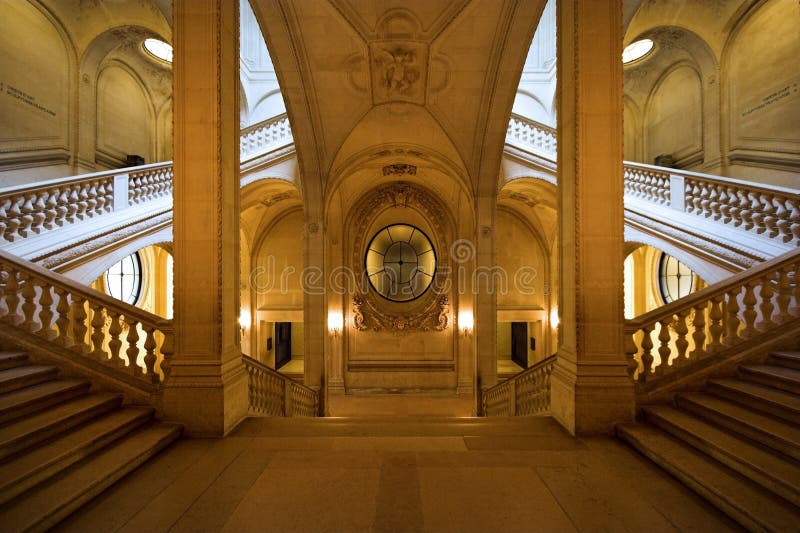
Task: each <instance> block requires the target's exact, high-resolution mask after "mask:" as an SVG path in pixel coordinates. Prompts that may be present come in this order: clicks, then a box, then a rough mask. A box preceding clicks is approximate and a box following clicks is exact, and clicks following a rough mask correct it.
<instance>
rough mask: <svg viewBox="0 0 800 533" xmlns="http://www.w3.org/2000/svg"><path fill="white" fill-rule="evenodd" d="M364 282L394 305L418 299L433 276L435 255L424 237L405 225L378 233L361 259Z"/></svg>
mask: <svg viewBox="0 0 800 533" xmlns="http://www.w3.org/2000/svg"><path fill="white" fill-rule="evenodd" d="M364 267H365V269H366V271H367V278H368V279H369V283H370V285H372V288H373V289H375V291H376V292H377V293H378V294H380V295H381V296H383V297H384V298H386V299H387V300H391V301H393V302H408V301H411V300H414V299H416V298H419V297H420V296H422V295H423V294H424V293H425V291H427V290H428V288H429V287H430V286H431V282H432V281H433V276H434V275H435V273H436V251H435V250H434V249H433V245H432V244H431V241H430V239H428V236H427V235H425V233H424V232H423V231H422V230H421V229H419V228H415V227H414V226H410V225H408V224H392V225H391V226H386V227H385V228H383V229H381V230H380V231H378V232H377V233H376V234H375V236H374V237H372V240H371V241H370V242H369V246H367V252H366V254H365V257H364Z"/></svg>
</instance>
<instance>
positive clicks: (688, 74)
mask: <svg viewBox="0 0 800 533" xmlns="http://www.w3.org/2000/svg"><path fill="white" fill-rule="evenodd" d="M644 135H645V150H646V152H645V160H646V161H647V162H649V163H652V162H653V161H654V160H655V158H656V157H657V156H660V155H663V154H671V155H672V159H673V161H675V163H676V164H677V165H678V166H679V167H681V168H688V167H691V166H692V165H694V164H696V163H699V162H702V161H703V86H702V82H701V80H700V76H699V75H698V72H697V71H696V70H695V69H694V68H692V67H691V66H689V65H686V64H679V65H677V66H675V67H673V68H672V69H670V70H669V71H667V72H666V73H665V74H664V75H663V77H662V78H661V80H660V81H659V82H658V83H657V84H656V86H655V88H654V90H653V92H652V94H651V96H650V98H649V100H648V102H647V109H646V112H645V120H644Z"/></svg>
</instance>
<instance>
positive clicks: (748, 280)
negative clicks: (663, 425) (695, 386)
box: [625, 251, 800, 389]
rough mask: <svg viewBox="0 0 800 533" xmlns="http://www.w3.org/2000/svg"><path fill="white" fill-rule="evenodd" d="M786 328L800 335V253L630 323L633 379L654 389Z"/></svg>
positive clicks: (629, 356)
mask: <svg viewBox="0 0 800 533" xmlns="http://www.w3.org/2000/svg"><path fill="white" fill-rule="evenodd" d="M787 328H789V329H790V330H791V329H793V330H794V331H795V332H796V331H798V329H800V251H793V252H789V253H787V254H784V255H782V256H779V257H776V258H774V259H772V260H770V261H766V262H764V263H762V264H760V265H758V266H755V267H753V268H750V269H748V270H746V271H744V272H741V273H739V274H736V275H734V276H731V277H730V278H728V279H726V280H725V281H723V282H720V283H717V284H715V285H711V286H709V287H706V288H704V289H701V290H699V291H697V292H695V293H693V294H690V295H688V296H686V297H683V298H681V299H679V300H676V301H674V302H672V303H669V304H667V305H665V306H663V307H659V308H658V309H654V310H653V311H650V312H648V313H645V314H643V315H641V316H638V317H636V318H634V319H632V320H626V321H625V341H626V347H625V352H626V357H627V359H628V375H629V376H630V377H631V378H632V379H633V380H634V381H635V382H636V383H637V384H638V385H639V386H640V387H643V386H644V385H645V384H647V385H648V389H652V388H653V383H654V382H657V381H659V380H661V379H662V378H666V377H668V376H670V375H671V374H675V373H676V372H679V371H681V370H682V369H684V368H688V367H691V368H692V369H695V368H697V367H698V366H699V365H701V364H703V360H704V359H706V358H708V357H710V356H715V358H716V357H717V356H726V355H727V354H733V353H736V351H737V350H739V349H741V348H743V347H746V346H749V345H750V344H753V343H756V342H762V341H767V340H771V339H772V338H775V337H776V336H777V335H779V334H781V332H782V331H784V330H786V329H787ZM654 337H655V340H654ZM656 345H657V347H656ZM654 348H655V349H654Z"/></svg>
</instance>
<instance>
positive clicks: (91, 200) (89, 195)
mask: <svg viewBox="0 0 800 533" xmlns="http://www.w3.org/2000/svg"><path fill="white" fill-rule="evenodd" d="M84 190H85V191H86V216H88V217H93V216H94V215H95V214H96V212H95V211H96V207H97V182H96V181H94V180H92V181H90V182H89V183H87V184H86V185H85V186H84Z"/></svg>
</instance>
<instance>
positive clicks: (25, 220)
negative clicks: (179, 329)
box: [19, 194, 36, 237]
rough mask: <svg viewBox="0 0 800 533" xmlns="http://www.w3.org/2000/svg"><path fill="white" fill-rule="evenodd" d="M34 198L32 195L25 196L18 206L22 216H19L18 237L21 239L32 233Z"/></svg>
mask: <svg viewBox="0 0 800 533" xmlns="http://www.w3.org/2000/svg"><path fill="white" fill-rule="evenodd" d="M34 198H36V195H34V194H27V195H25V196H23V199H22V202H21V204H20V212H21V213H22V216H20V220H21V221H22V224H21V225H20V232H19V233H20V235H22V236H23V237H27V236H28V235H29V233H30V232H32V231H33V227H32V226H33V211H34V209H33V200H34Z"/></svg>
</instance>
